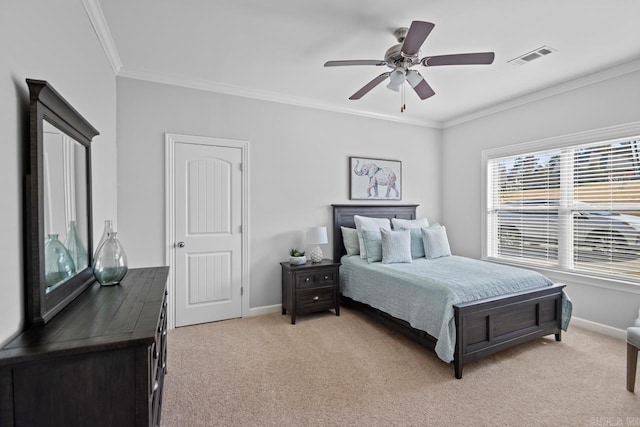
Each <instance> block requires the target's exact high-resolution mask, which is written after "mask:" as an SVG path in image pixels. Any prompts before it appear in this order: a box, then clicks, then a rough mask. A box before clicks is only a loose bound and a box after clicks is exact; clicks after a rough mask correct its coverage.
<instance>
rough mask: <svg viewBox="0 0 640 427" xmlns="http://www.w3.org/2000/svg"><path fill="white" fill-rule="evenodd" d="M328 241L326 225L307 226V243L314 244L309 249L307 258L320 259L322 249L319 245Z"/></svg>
mask: <svg viewBox="0 0 640 427" xmlns="http://www.w3.org/2000/svg"><path fill="white" fill-rule="evenodd" d="M326 243H328V240H327V227H309V228H307V244H309V245H315V246H314V247H313V248H311V250H310V251H309V258H311V262H320V261H322V249H320V246H319V245H324V244H326Z"/></svg>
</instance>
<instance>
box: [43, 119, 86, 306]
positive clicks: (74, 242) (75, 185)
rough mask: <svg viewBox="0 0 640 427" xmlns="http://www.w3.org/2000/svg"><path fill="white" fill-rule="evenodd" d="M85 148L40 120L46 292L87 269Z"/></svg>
mask: <svg viewBox="0 0 640 427" xmlns="http://www.w3.org/2000/svg"><path fill="white" fill-rule="evenodd" d="M86 174H87V169H86V156H85V148H84V146H82V145H81V144H80V143H78V142H77V141H75V140H73V139H72V138H71V137H70V136H69V135H67V134H65V133H64V132H62V131H61V130H60V129H58V128H56V127H54V126H53V125H52V124H51V123H49V122H48V121H46V120H44V121H43V183H44V191H43V195H44V234H45V235H44V236H43V238H44V239H45V284H46V288H45V292H46V293H49V292H51V291H52V290H54V289H55V288H57V287H58V286H60V285H62V284H63V283H64V282H66V281H67V280H68V279H69V278H71V277H73V276H74V275H75V274H76V273H77V272H80V271H82V270H84V269H85V268H87V267H88V266H89V259H88V255H87V247H88V236H87V230H88V225H87V184H86V178H85V177H86V176H87V175H86Z"/></svg>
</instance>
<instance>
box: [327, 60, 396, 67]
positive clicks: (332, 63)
mask: <svg viewBox="0 0 640 427" xmlns="http://www.w3.org/2000/svg"><path fill="white" fill-rule="evenodd" d="M344 65H387V62H386V61H380V60H378V59H352V60H346V61H327V62H325V63H324V66H325V67H342V66H344Z"/></svg>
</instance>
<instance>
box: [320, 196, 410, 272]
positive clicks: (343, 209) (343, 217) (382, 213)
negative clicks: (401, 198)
mask: <svg viewBox="0 0 640 427" xmlns="http://www.w3.org/2000/svg"><path fill="white" fill-rule="evenodd" d="M331 206H332V207H333V260H334V261H336V262H337V261H340V258H341V257H342V255H344V254H346V253H347V251H346V249H345V248H344V242H343V241H342V230H340V227H341V226H342V227H350V228H356V223H355V222H354V220H353V216H354V215H362V216H369V217H373V218H389V219H391V218H402V219H416V207H417V206H418V205H331Z"/></svg>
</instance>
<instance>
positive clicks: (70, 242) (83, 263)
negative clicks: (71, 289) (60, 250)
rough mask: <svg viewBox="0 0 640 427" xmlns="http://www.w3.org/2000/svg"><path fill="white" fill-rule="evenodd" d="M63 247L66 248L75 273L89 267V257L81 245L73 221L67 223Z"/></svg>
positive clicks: (82, 244)
mask: <svg viewBox="0 0 640 427" xmlns="http://www.w3.org/2000/svg"><path fill="white" fill-rule="evenodd" d="M64 246H65V247H66V248H67V251H68V252H69V255H71V258H72V259H73V263H74V264H75V266H76V271H81V270H84V269H85V267H87V266H88V265H89V256H88V254H87V250H86V249H85V247H84V243H82V240H81V239H80V235H79V234H78V228H77V225H76V222H75V221H69V230H68V231H67V238H66V239H65V241H64Z"/></svg>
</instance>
